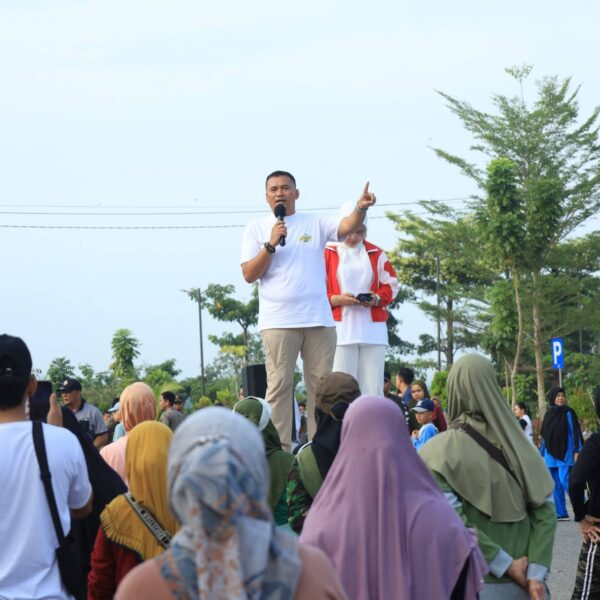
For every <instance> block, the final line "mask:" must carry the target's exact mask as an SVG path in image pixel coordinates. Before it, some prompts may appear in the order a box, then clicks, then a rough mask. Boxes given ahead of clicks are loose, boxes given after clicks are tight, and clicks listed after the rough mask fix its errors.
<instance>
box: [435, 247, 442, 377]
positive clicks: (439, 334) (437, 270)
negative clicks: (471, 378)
mask: <svg viewBox="0 0 600 600" xmlns="http://www.w3.org/2000/svg"><path fill="white" fill-rule="evenodd" d="M435 275H436V279H435V293H436V294H437V368H438V371H441V370H442V325H441V321H440V317H441V314H440V313H441V303H440V256H439V254H438V255H437V256H436V257H435Z"/></svg>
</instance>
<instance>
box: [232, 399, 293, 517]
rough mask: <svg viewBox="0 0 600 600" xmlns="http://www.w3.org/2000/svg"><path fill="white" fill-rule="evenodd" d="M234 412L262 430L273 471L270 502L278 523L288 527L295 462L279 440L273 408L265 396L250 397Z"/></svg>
mask: <svg viewBox="0 0 600 600" xmlns="http://www.w3.org/2000/svg"><path fill="white" fill-rule="evenodd" d="M233 410H234V412H237V413H240V414H241V415H243V416H244V417H246V418H247V419H248V420H249V421H252V423H254V424H255V425H256V426H257V427H258V429H259V431H260V432H261V433H262V436H263V440H264V442H265V450H266V453H267V462H268V463H269V470H270V471H271V489H270V491H269V498H268V500H269V505H270V506H271V510H272V511H273V519H274V521H275V524H276V525H285V526H287V516H288V515H287V513H288V507H287V494H286V486H287V480H288V474H289V472H290V469H291V467H292V463H293V462H294V456H293V455H292V454H290V453H289V452H286V451H285V450H284V449H283V447H282V445H281V440H280V439H279V434H278V433H277V429H275V425H273V422H272V421H271V407H270V406H269V404H268V403H267V402H266V401H265V400H263V399H262V398H255V397H254V396H248V397H247V398H244V399H243V400H240V401H239V402H238V403H237V404H236V405H235V406H234V407H233Z"/></svg>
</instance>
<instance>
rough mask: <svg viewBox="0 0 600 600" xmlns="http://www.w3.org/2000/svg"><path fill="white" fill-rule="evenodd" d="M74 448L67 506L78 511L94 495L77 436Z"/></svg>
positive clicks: (74, 439) (73, 443) (73, 442)
mask: <svg viewBox="0 0 600 600" xmlns="http://www.w3.org/2000/svg"><path fill="white" fill-rule="evenodd" d="M72 446H73V448H72V450H71V452H72V454H71V458H72V461H73V462H72V464H73V470H72V473H71V482H70V486H69V493H68V496H67V504H68V505H69V508H71V509H73V510H77V509H78V508H83V507H84V506H85V505H86V504H87V502H88V500H89V499H90V496H91V494H92V485H91V484H90V480H89V476H88V470H87V465H86V464H85V458H84V456H83V450H82V449H81V446H80V445H79V441H78V440H77V438H75V436H73V440H72Z"/></svg>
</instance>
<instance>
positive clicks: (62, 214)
mask: <svg viewBox="0 0 600 600" xmlns="http://www.w3.org/2000/svg"><path fill="white" fill-rule="evenodd" d="M461 200H462V199H461ZM458 201H459V199H455V200H450V199H449V200H446V201H445V202H458ZM436 202H440V201H439V200H437V201H436ZM413 204H415V202H383V203H378V204H376V206H377V207H384V206H408V205H413ZM337 209H339V206H319V207H302V211H303V212H309V211H311V212H312V211H327V210H337ZM266 212H267V211H266V209H264V208H262V209H247V210H236V211H235V213H236V214H258V213H260V214H263V213H266ZM231 213H232V211H231V210H210V211H191V212H54V211H16V210H15V211H12V210H0V215H18V216H53V217H54V216H56V217H165V216H166V217H169V216H172V217H178V216H193V215H230V214H231Z"/></svg>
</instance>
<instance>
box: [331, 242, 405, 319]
mask: <svg viewBox="0 0 600 600" xmlns="http://www.w3.org/2000/svg"><path fill="white" fill-rule="evenodd" d="M363 244H364V245H365V250H366V251H367V254H368V255H369V260H370V261H371V268H372V269H373V277H372V279H371V287H370V288H369V291H371V292H373V293H374V294H377V295H378V296H379V297H380V298H381V301H380V303H379V306H373V307H371V318H372V320H373V322H374V323H378V322H381V321H387V318H388V311H387V308H386V306H387V305H388V304H389V303H390V302H392V301H393V300H394V298H395V297H396V296H397V295H398V290H399V289H400V284H399V283H398V278H397V277H396V271H394V267H392V265H391V264H390V261H389V260H388V258H387V256H386V255H385V254H384V252H383V250H382V249H381V248H379V247H378V246H375V244H371V243H370V242H367V241H366V240H365V241H364V242H363ZM339 263H340V256H339V254H338V251H337V245H329V244H328V245H327V246H326V247H325V272H326V275H327V298H329V300H330V302H331V296H333V295H339V294H341V293H342V291H341V290H340V284H339V281H338V278H337V269H338V265H339ZM331 310H332V312H333V319H334V320H335V321H341V320H342V307H341V306H332V307H331Z"/></svg>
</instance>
